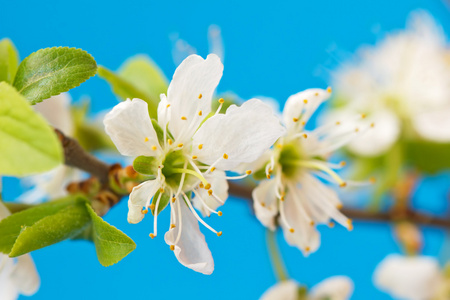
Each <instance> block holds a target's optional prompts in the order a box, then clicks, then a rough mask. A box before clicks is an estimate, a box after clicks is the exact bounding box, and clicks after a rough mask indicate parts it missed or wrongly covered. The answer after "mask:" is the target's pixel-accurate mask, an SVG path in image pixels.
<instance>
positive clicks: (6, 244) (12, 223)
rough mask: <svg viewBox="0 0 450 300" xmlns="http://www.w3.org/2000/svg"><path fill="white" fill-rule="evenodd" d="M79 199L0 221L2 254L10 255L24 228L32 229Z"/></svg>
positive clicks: (0, 249) (71, 197)
mask: <svg viewBox="0 0 450 300" xmlns="http://www.w3.org/2000/svg"><path fill="white" fill-rule="evenodd" d="M77 199H78V197H75V196H69V197H66V198H63V199H60V200H56V201H52V202H48V203H45V204H41V205H39V206H36V207H33V208H29V209H26V210H23V211H21V212H18V213H15V214H13V215H11V216H9V217H7V218H5V219H3V220H1V221H0V236H1V239H0V252H3V253H6V254H8V253H10V252H11V249H12V248H13V246H14V243H15V241H16V240H17V238H18V237H19V235H20V234H21V232H22V230H23V229H24V228H29V227H32V226H33V225H34V224H36V223H37V222H38V221H39V220H42V219H44V218H45V217H47V216H51V215H54V214H56V213H58V212H59V211H61V210H63V209H64V208H67V207H69V206H71V205H74V204H75V203H77V201H79V200H77Z"/></svg>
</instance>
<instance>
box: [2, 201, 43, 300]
mask: <svg viewBox="0 0 450 300" xmlns="http://www.w3.org/2000/svg"><path fill="white" fill-rule="evenodd" d="M9 214H10V213H9V211H8V209H7V208H6V207H5V205H4V204H3V203H2V202H1V201H0V220H1V219H4V218H6V217H7V216H9ZM39 285H40V280H39V275H38V274H37V271H36V267H35V266H34V263H33V260H32V259H31V256H30V255H29V254H25V255H22V256H19V257H18V258H9V257H8V255H6V254H1V253H0V299H2V300H15V299H17V298H18V297H19V294H22V295H27V296H30V295H33V294H34V293H36V291H37V290H38V289H39Z"/></svg>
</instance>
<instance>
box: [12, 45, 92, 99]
mask: <svg viewBox="0 0 450 300" xmlns="http://www.w3.org/2000/svg"><path fill="white" fill-rule="evenodd" d="M96 72H97V63H96V62H95V60H94V58H93V57H92V56H91V55H90V54H89V53H87V52H86V51H83V50H81V49H75V48H67V47H54V48H45V49H41V50H38V51H36V52H34V53H32V54H31V55H30V56H28V57H27V58H25V59H24V60H23V61H22V62H21V63H20V65H19V69H18V70H17V74H16V78H15V79H14V86H15V87H16V88H17V90H18V91H19V92H20V93H21V94H22V95H24V96H25V97H26V98H27V99H28V101H30V103H31V104H36V103H39V102H41V101H42V100H45V99H48V98H50V97H51V96H55V95H59V94H61V93H63V92H67V91H68V90H70V89H73V88H74V87H77V86H79V85H80V84H81V83H83V82H85V81H86V80H88V79H89V78H90V77H91V76H94V75H95V73H96Z"/></svg>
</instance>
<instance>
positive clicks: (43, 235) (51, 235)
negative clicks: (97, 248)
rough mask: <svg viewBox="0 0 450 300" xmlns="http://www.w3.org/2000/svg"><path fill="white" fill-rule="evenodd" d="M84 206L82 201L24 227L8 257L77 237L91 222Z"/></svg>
mask: <svg viewBox="0 0 450 300" xmlns="http://www.w3.org/2000/svg"><path fill="white" fill-rule="evenodd" d="M85 204H86V202H85V201H83V200H80V201H77V202H76V203H75V204H72V205H70V206H68V207H65V208H63V209H61V210H60V211H58V212H57V213H55V214H53V215H50V216H46V217H44V218H42V219H40V220H39V221H37V222H36V223H34V224H33V225H32V226H30V227H27V226H24V227H23V228H22V230H21V231H20V234H19V237H18V238H17V240H16V242H15V243H14V246H13V248H12V249H11V252H10V253H9V256H10V257H17V256H20V255H23V254H25V253H28V252H31V251H34V250H37V249H41V248H44V247H47V246H50V245H53V244H56V243H59V242H61V241H64V240H66V239H69V238H72V237H74V236H76V235H78V234H79V233H80V232H82V231H83V229H84V228H85V227H86V226H87V225H89V224H90V221H91V218H90V216H89V213H88V211H87V209H86V206H85Z"/></svg>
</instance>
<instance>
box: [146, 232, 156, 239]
mask: <svg viewBox="0 0 450 300" xmlns="http://www.w3.org/2000/svg"><path fill="white" fill-rule="evenodd" d="M148 236H149V237H151V238H152V239H154V238H155V236H156V235H154V234H153V233H150V234H149V235H148Z"/></svg>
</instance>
